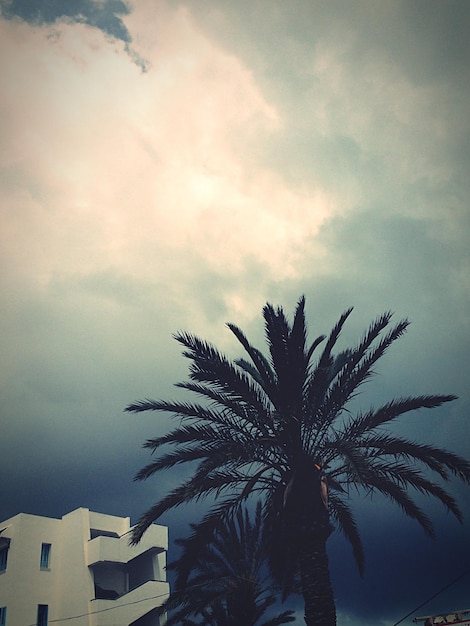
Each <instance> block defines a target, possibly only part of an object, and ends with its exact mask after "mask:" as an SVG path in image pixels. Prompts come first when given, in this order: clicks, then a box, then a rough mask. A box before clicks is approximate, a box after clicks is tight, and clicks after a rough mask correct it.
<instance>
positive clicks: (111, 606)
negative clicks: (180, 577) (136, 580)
mask: <svg viewBox="0 0 470 626" xmlns="http://www.w3.org/2000/svg"><path fill="white" fill-rule="evenodd" d="M168 595H169V585H168V583H166V582H160V581H156V580H149V581H147V582H146V583H144V584H143V585H141V586H140V587H137V588H136V589H133V590H132V591H129V593H125V594H124V595H122V596H120V597H119V598H116V599H115V600H110V599H109V600H108V599H96V600H92V602H91V606H90V608H91V615H90V617H91V621H90V625H91V626H121V625H123V626H127V624H130V623H131V622H134V621H135V620H137V619H139V618H141V617H143V616H144V615H146V614H147V613H149V612H150V611H152V609H155V608H156V607H157V606H160V605H161V604H162V603H163V602H164V601H165V600H166V599H167V598H168Z"/></svg>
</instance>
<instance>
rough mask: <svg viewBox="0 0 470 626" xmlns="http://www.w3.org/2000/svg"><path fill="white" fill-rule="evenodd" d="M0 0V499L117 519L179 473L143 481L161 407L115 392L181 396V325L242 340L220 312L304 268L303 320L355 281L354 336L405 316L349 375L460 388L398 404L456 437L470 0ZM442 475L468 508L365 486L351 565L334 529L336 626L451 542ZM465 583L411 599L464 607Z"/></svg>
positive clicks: (372, 612)
mask: <svg viewBox="0 0 470 626" xmlns="http://www.w3.org/2000/svg"><path fill="white" fill-rule="evenodd" d="M64 5H66V6H70V5H73V6H74V8H73V11H71V12H68V13H67V12H66V13H64ZM0 7H1V9H0V80H1V85H0V107H1V109H0V110H1V137H2V139H1V144H0V146H1V148H0V150H1V153H0V159H1V174H0V176H1V178H0V200H1V202H0V212H1V213H0V219H1V224H0V237H1V246H0V254H1V270H2V271H1V276H0V280H1V283H0V288H1V292H0V293H1V318H0V319H1V325H2V328H1V351H0V355H1V373H2V377H1V393H2V396H1V398H2V402H1V436H0V476H1V482H0V485H1V487H0V492H1V498H0V520H3V519H6V518H8V517H10V516H12V515H14V514H16V513H18V512H27V513H35V514H39V515H47V516H56V517H60V516H61V515H63V514H65V513H67V512H68V511H70V510H73V509H74V508H77V507H80V506H84V507H88V508H90V509H92V510H97V511H100V512H104V513H111V514H116V515H124V516H127V515H130V516H131V518H132V520H133V521H135V520H136V519H137V517H138V516H139V515H140V514H141V513H142V512H143V511H144V510H145V509H146V508H148V507H149V506H150V505H151V504H152V503H153V502H154V501H155V500H157V499H158V498H160V497H161V495H163V494H164V493H165V492H166V490H167V489H168V488H170V487H171V486H172V485H174V484H176V483H177V481H178V475H177V473H176V472H173V473H171V472H170V473H168V475H164V474H162V475H161V476H159V477H158V478H156V479H153V480H151V481H149V482H147V483H144V484H136V483H133V481H132V478H133V475H134V474H135V473H136V471H137V470H138V469H139V468H140V467H142V466H143V465H145V464H146V463H147V462H148V461H149V456H148V453H147V451H145V450H142V449H141V447H140V446H141V443H142V442H143V441H144V440H145V439H146V438H147V437H150V436H152V435H156V434H158V433H163V432H165V431H166V429H167V428H168V424H169V422H168V420H167V419H166V418H164V417H163V416H155V415H152V414H143V415H139V416H130V415H128V414H125V413H124V412H123V409H124V407H125V406H126V405H127V404H128V403H130V402H132V401H134V400H138V399H141V398H144V397H156V398H165V399H170V398H174V397H176V394H177V390H175V389H174V388H173V383H175V382H177V381H179V380H184V379H185V378H186V368H187V363H186V362H185V360H184V359H183V358H182V357H181V355H180V350H179V347H178V344H177V343H176V342H175V341H174V340H173V339H172V333H174V332H176V331H178V330H181V329H184V330H188V331H190V332H193V333H196V334H199V335H201V336H202V337H205V338H207V339H210V340H211V341H213V342H215V343H216V344H217V345H218V346H219V347H220V348H221V349H222V350H224V351H226V352H227V353H228V354H229V355H231V356H239V355H240V351H239V349H238V346H237V345H236V342H235V340H234V338H233V337H232V335H231V333H230V331H228V330H227V329H226V328H225V326H224V324H225V322H227V321H231V322H234V323H236V324H237V325H239V326H241V327H242V328H243V329H244V330H245V332H246V333H247V334H248V336H249V337H250V338H251V339H252V340H253V342H255V343H259V344H261V343H262V340H263V335H262V332H263V325H262V321H261V317H260V313H261V308H262V306H263V304H264V303H265V302H266V301H270V302H272V303H274V304H280V305H283V306H284V307H285V309H286V310H288V311H289V312H290V311H292V310H293V308H294V307H295V304H296V301H297V300H298V298H299V296H300V295H301V294H302V293H304V294H305V295H306V298H307V316H308V320H309V327H310V330H311V337H312V338H313V337H315V336H317V335H319V334H321V333H327V332H328V331H329V330H330V328H331V327H332V325H333V324H334V322H335V321H336V320H337V318H338V317H339V315H340V314H341V313H342V311H344V310H345V309H346V308H347V307H349V306H351V305H353V306H354V307H355V312H354V314H353V316H352V318H351V320H350V322H349V325H348V328H347V330H346V332H345V334H344V341H345V342H347V341H350V342H351V343H353V342H355V340H356V339H357V338H358V337H359V336H360V334H361V332H362V331H363V330H364V329H365V328H366V327H367V325H368V324H369V322H370V321H371V320H372V319H373V318H374V317H375V316H376V315H378V314H379V313H381V312H383V311H385V310H393V311H395V312H396V317H397V319H399V318H401V317H408V318H409V319H410V320H411V322H412V324H411V327H410V329H409V331H408V333H407V335H406V336H405V337H404V338H402V339H401V340H400V341H398V342H397V343H396V344H395V345H394V347H393V349H392V350H391V351H390V353H389V354H388V355H387V356H386V357H385V358H384V359H383V363H382V364H381V365H380V367H379V368H378V374H377V377H376V378H375V379H374V380H373V382H372V383H371V384H370V385H369V386H368V387H366V388H365V389H364V393H363V395H362V396H361V398H360V402H361V403H362V405H363V406H365V407H366V408H367V407H368V406H369V405H370V404H371V403H379V402H383V401H386V400H389V399H390V398H392V397H394V396H401V395H417V394H421V393H453V394H456V395H458V396H459V400H457V401H456V402H454V403H452V404H451V405H446V406H445V407H444V408H443V409H442V410H435V411H431V412H422V413H419V414H415V415H409V416H408V417H407V418H406V419H404V420H402V421H400V422H399V423H398V425H397V428H398V429H399V430H400V432H402V433H403V434H405V435H407V436H409V437H411V438H413V439H417V440H420V441H425V442H428V443H432V444H438V445H441V446H443V447H446V448H448V449H451V450H453V451H455V452H458V453H460V454H462V455H464V456H466V457H467V458H469V457H470V439H469V436H468V435H469V427H468V424H469V419H470V393H469V390H468V373H469V349H470V341H469V337H470V325H469V311H470V307H469V304H470V302H469V299H470V298H469V295H470V253H469V251H470V245H469V244H470V241H469V239H470V236H469V235H470V224H469V219H470V214H469V206H468V199H469V197H470V182H469V181H470V168H469V164H470V159H469V138H470V137H469V135H470V133H469V130H470V129H469V127H470V123H469V101H470V80H469V79H470V76H469V73H470V71H469V67H470V58H469V56H470V37H469V29H470V3H469V2H467V0H446V1H444V0H439V1H436V0H381V1H379V0H376V1H375V2H373V1H372V0H368V1H366V0H328V1H326V0H325V1H320V0H294V1H292V2H284V1H282V0H249V1H248V0H247V1H245V0H194V1H191V0H187V2H179V1H177V0H174V1H170V0H168V1H166V2H165V1H161V0H138V1H137V0H134V1H133V2H127V3H124V2H121V1H120V0H100V1H98V0H96V1H93V0H81V1H78V0H77V2H74V3H63V2H60V1H59V0H57V1H56V2H50V1H49V2H46V0H35V1H34V0H30V1H29V2H28V1H27V0H13V1H8V2H7V1H6V0H0ZM450 489H451V491H452V493H453V494H454V495H455V496H456V497H458V498H459V502H460V504H461V506H462V509H463V510H464V512H465V514H466V518H467V524H466V525H464V526H460V524H458V522H457V521H455V520H454V519H452V518H451V517H450V516H449V515H447V513H446V512H445V511H444V510H442V509H441V508H439V507H437V506H435V505H434V504H432V503H424V504H425V505H426V510H427V511H428V512H429V513H430V514H431V516H432V518H433V520H434V521H435V523H436V529H437V535H438V537H437V540H435V541H432V540H430V539H428V538H427V537H426V536H425V535H424V533H423V532H422V531H421V529H420V528H418V527H417V526H416V524H414V523H412V522H410V521H407V520H405V519H404V517H403V516H402V514H401V513H400V512H399V511H395V510H394V509H392V508H390V507H389V506H387V505H386V504H385V503H384V502H382V501H378V500H375V501H374V502H373V504H371V503H370V502H368V501H364V500H361V499H357V500H356V501H355V503H354V506H355V511H356V512H357V514H358V517H359V521H360V524H361V530H362V536H363V540H364V543H365V547H366V553H367V564H366V576H365V578H364V579H362V580H361V579H360V578H359V577H358V575H357V573H356V571H355V565H354V562H353V559H352V555H351V551H350V549H349V547H348V546H347V545H345V544H344V543H343V542H342V541H341V540H340V539H339V538H338V537H336V536H334V537H333V538H332V539H331V540H330V558H331V569H332V576H333V582H334V587H335V594H336V600H337V607H338V614H339V619H338V623H339V626H357V625H359V624H360V625H361V626H391V625H392V624H394V623H395V622H396V621H398V620H399V619H401V618H402V617H403V616H404V615H405V614H406V613H408V612H409V611H411V610H412V609H413V608H414V607H416V606H418V605H419V604H420V603H422V602H424V600H426V599H427V598H428V597H430V596H431V595H433V593H435V592H436V591H438V590H439V589H440V588H442V587H444V586H445V585H446V584H447V583H449V582H450V581H451V580H453V579H454V578H456V577H457V576H458V575H460V574H461V573H463V572H464V571H465V570H466V569H467V568H468V567H469V562H470V540H469V533H468V523H469V522H468V520H470V505H469V501H470V500H469V495H470V494H469V490H468V489H465V488H464V487H462V486H461V485H460V484H451V486H450ZM201 510H202V508H201V507H198V509H197V511H196V510H194V511H193V510H192V509H189V508H188V509H186V510H184V511H183V510H182V509H180V510H178V511H177V512H176V513H173V514H171V515H167V516H166V517H165V518H164V519H162V521H163V522H164V523H167V524H168V525H169V527H170V533H171V537H172V538H176V537H178V536H179V535H180V533H181V532H183V531H184V528H185V525H186V524H187V522H188V520H189V521H196V518H197V515H198V514H199V513H200V512H201ZM170 558H171V554H170ZM469 584H470V576H468V577H467V578H466V579H463V580H462V581H461V582H460V583H458V584H455V585H453V586H452V587H451V588H450V589H449V590H448V591H446V592H445V593H444V594H441V595H440V596H439V597H437V598H436V599H434V600H433V601H432V602H431V603H429V604H428V605H426V607H424V608H423V609H420V611H418V612H417V614H423V613H424V614H426V613H429V612H432V611H436V612H438V611H446V610H449V611H450V610H455V609H463V608H469V607H467V605H470V596H469V593H468V589H469ZM414 615H416V613H415V614H414ZM414 615H413V616H414ZM410 619H411V618H410ZM406 623H411V622H410V620H408V621H407V622H406Z"/></svg>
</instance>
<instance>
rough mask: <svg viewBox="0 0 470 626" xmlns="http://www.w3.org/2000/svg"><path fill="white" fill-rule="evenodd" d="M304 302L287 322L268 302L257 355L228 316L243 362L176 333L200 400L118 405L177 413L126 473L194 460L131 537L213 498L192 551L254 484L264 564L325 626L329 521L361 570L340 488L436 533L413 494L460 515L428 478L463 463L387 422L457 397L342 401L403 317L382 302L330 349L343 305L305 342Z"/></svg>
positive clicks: (309, 616) (462, 473)
mask: <svg viewBox="0 0 470 626" xmlns="http://www.w3.org/2000/svg"><path fill="white" fill-rule="evenodd" d="M304 308H305V299H304V298H303V297H302V298H301V299H300V300H299V302H298V304H297V307H296V310H295V316H294V319H293V322H292V324H291V323H290V322H289V321H288V319H287V317H286V315H285V314H284V311H283V310H282V308H274V307H273V306H272V305H271V304H266V306H265V307H264V309H263V316H264V321H265V334H266V341H267V345H268V348H269V357H268V358H267V357H266V356H264V355H263V353H262V352H261V351H260V350H259V349H257V348H256V347H254V346H252V345H251V344H250V343H249V341H248V339H247V338H246V337H245V335H244V334H243V332H242V331H241V330H240V329H239V328H238V327H237V326H235V325H233V324H228V327H229V329H230V330H231V331H232V332H233V334H234V335H235V337H236V338H237V340H238V341H239V342H240V344H241V345H242V347H243V348H244V350H245V352H246V355H247V356H248V359H246V358H245V359H239V360H236V361H230V360H228V359H227V358H226V357H225V356H224V355H223V354H221V353H220V352H219V351H218V350H217V349H216V348H215V347H214V346H212V345H211V344H209V343H207V342H205V341H203V340H201V339H199V338H197V337H195V336H193V335H191V334H188V333H185V332H180V333H178V334H177V335H175V338H176V339H177V341H179V342H180V343H181V344H182V345H183V346H184V348H185V350H184V352H183V354H184V356H186V357H187V358H189V359H190V361H191V365H190V369H189V378H190V380H189V381H187V382H183V383H179V384H177V387H179V388H182V389H184V390H187V391H189V392H191V393H193V394H196V395H197V396H199V397H200V398H201V401H200V402H185V401H154V400H144V401H141V402H137V403H134V404H131V405H129V406H128V407H127V410H128V411H132V412H140V411H147V410H153V411H169V412H170V413H172V414H173V416H174V417H176V418H177V420H178V424H177V426H176V427H175V428H174V429H173V430H172V431H171V432H169V433H167V434H165V435H163V436H161V437H157V438H155V439H151V440H148V441H147V442H146V443H145V444H144V447H147V448H149V449H150V450H152V452H154V453H155V452H157V453H158V456H157V458H156V459H155V460H154V461H153V462H152V463H150V464H149V465H147V466H146V467H144V468H143V469H142V470H141V471H140V472H139V473H138V474H137V476H136V479H138V480H142V479H146V478H148V477H150V476H152V475H153V474H155V473H156V472H158V471H161V470H167V469H169V468H172V467H174V466H175V465H177V464H180V463H189V464H191V468H195V469H194V471H193V472H192V475H191V477H190V478H188V479H187V480H185V481H184V482H183V483H182V484H181V485H180V486H179V487H177V488H175V489H174V490H172V491H171V492H170V493H169V494H167V495H166V496H164V497H163V498H162V499H161V500H160V501H159V502H157V503H156V504H155V505H154V506H153V507H152V508H150V509H149V510H148V511H147V512H146V513H145V514H144V515H143V516H142V517H141V518H140V520H139V521H138V523H137V525H136V526H135V528H134V533H133V537H132V540H133V542H134V543H137V542H138V541H139V539H140V538H141V536H142V534H143V533H144V532H145V530H146V529H147V528H148V526H149V525H150V524H151V523H152V522H154V521H155V520H156V519H158V518H159V517H160V516H161V515H162V514H163V513H165V512H166V511H168V510H169V509H172V508H174V507H177V506H179V505H181V504H183V503H188V502H191V501H193V500H195V499H199V498H201V497H205V496H211V495H215V496H217V499H216V500H215V502H214V504H213V506H212V507H211V508H210V510H209V512H208V513H207V514H206V516H205V517H204V519H203V520H202V521H201V523H200V524H199V525H198V527H197V532H195V533H194V535H193V540H192V546H193V547H194V550H195V553H196V552H197V545H198V544H200V545H203V544H204V543H205V542H207V541H208V539H209V538H210V536H211V533H212V532H213V529H214V527H216V525H217V524H218V522H219V518H220V517H223V518H224V519H228V518H230V516H231V515H232V514H233V512H234V511H236V510H237V508H238V507H239V506H240V503H241V502H243V501H244V500H245V499H246V498H248V497H249V496H251V495H253V494H256V495H257V496H258V497H262V499H263V503H264V517H265V525H266V529H267V533H268V535H269V537H270V538H271V542H272V543H271V546H272V549H271V552H270V554H271V565H272V571H273V574H274V575H276V576H277V577H278V579H279V580H280V582H282V583H283V585H284V589H285V592H286V593H289V592H290V591H291V589H292V586H293V584H294V582H295V581H296V580H300V584H301V590H302V595H303V598H304V603H305V622H306V624H307V625H308V626H313V625H315V626H333V625H334V624H335V623H336V614H335V604H334V599H333V592H332V587H331V582H330V576H329V568H328V559H327V552H326V542H327V539H328V537H329V536H330V534H331V532H332V529H333V528H334V527H336V528H338V529H339V530H340V531H341V532H343V533H344V535H345V536H346V538H347V539H348V540H349V541H350V543H351V545H352V549H353V553H354V556H355V558H356V561H357V563H358V566H359V569H360V571H361V572H362V569H363V566H364V555H363V549H362V544H361V539H360V537H359V533H358V529H357V526H356V523H355V520H354V517H353V514H352V511H351V509H350V507H349V504H348V500H349V497H350V495H352V494H354V493H356V492H365V493H367V494H369V495H370V494H376V493H379V494H382V495H384V496H385V497H387V498H388V499H390V500H391V501H392V502H394V503H396V504H397V505H398V506H399V507H401V509H402V510H403V511H404V513H405V514H406V515H408V516H409V517H411V518H413V519H415V520H416V521H417V522H418V523H419V524H420V525H421V526H422V527H423V529H424V530H425V531H426V532H427V533H428V534H429V535H433V532H434V531H433V525H432V522H431V520H430V519H429V518H428V516H427V515H426V513H425V512H424V511H423V510H422V509H421V508H420V506H418V504H417V502H416V499H415V497H414V496H416V494H419V493H421V494H427V495H430V496H432V497H434V498H436V499H437V500H438V501H440V502H441V503H442V504H443V505H444V506H445V507H446V508H447V509H448V510H450V511H451V512H452V513H453V514H454V515H455V516H456V517H457V519H459V520H460V521H462V515H461V512H460V510H459V508H458V505H457V503H456V502H455V500H454V499H453V498H452V496H451V495H450V494H449V493H448V492H447V491H446V490H445V489H444V488H443V487H442V486H441V485H440V484H439V482H435V481H434V479H433V480H431V478H433V476H436V477H437V478H438V479H441V480H444V481H446V480H448V479H449V478H450V475H452V474H453V475H456V476H458V477H459V478H461V479H462V480H464V481H465V482H467V483H469V482H470V463H468V462H467V461H466V460H464V459H463V458H461V457H459V456H457V455H456V454H453V453H452V452H448V451H446V450H443V449H441V448H438V447H435V446H432V445H426V444H423V443H418V442H413V441H409V440H407V439H405V438H403V437H400V436H399V435H396V434H393V433H392V432H387V431H386V430H385V426H386V425H387V424H389V423H390V422H393V421H394V420H396V419H397V418H398V417H399V416H401V415H403V414H405V413H409V412H411V411H416V410H417V409H421V408H434V407H438V406H440V405H442V404H444V403H446V402H449V401H451V400H454V399H455V396H452V395H423V396H418V397H405V398H400V399H396V400H392V401H390V402H387V403H386V404H384V405H383V406H380V407H379V408H377V409H370V410H367V411H365V412H361V411H359V412H356V413H355V412H353V409H352V407H351V400H352V399H353V398H354V397H355V396H356V395H357V394H358V391H359V390H360V388H361V386H362V385H363V384H364V383H365V382H366V381H368V380H369V379H370V378H371V376H372V374H373V368H374V366H375V364H376V362H377V361H378V359H379V358H380V357H381V356H383V354H384V353H385V352H386V351H387V349H388V348H389V346H390V345H391V344H392V343H393V342H394V341H395V340H396V339H398V338H399V337H401V336H402V335H403V333H404V332H405V330H406V328H407V326H408V321H407V320H401V321H399V322H398V323H397V324H395V325H392V324H391V318H392V314H391V313H389V312H387V313H384V314H383V315H381V316H379V317H378V318H377V319H376V320H375V321H374V322H372V324H371V325H370V327H369V328H368V330H367V331H366V332H365V334H364V336H363V337H362V338H361V339H360V340H359V342H358V343H357V345H355V346H354V347H352V348H349V349H347V350H344V351H340V352H337V353H335V352H334V350H335V347H336V344H337V341H338V337H339V335H340V332H341V330H342V328H343V326H344V324H345V322H346V320H347V318H348V317H349V315H350V314H351V311H352V309H348V310H347V311H345V312H344V313H343V314H342V315H341V317H340V319H339V321H338V322H337V323H336V325H335V326H334V327H333V329H332V331H331V332H330V334H329V336H328V337H324V336H321V337H318V338H317V339H315V340H314V341H313V342H312V343H311V344H309V343H308V342H307V331H306V321H305V312H304ZM325 339H326V341H325V343H324V347H323V349H322V350H321V351H320V352H319V355H318V357H317V358H316V359H315V360H314V354H315V350H316V349H317V348H318V347H319V346H320V344H321V343H322V342H324V340H325ZM194 463H196V466H195V465H194ZM432 473H434V474H432ZM430 475H431V478H430V477H429V476H430ZM327 498H328V499H327ZM296 577H299V578H296Z"/></svg>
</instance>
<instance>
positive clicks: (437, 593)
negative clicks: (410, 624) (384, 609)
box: [393, 569, 470, 626]
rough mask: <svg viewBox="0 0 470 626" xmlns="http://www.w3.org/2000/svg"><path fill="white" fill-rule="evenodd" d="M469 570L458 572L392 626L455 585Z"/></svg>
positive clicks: (395, 625) (394, 625)
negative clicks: (458, 573)
mask: <svg viewBox="0 0 470 626" xmlns="http://www.w3.org/2000/svg"><path fill="white" fill-rule="evenodd" d="M469 572H470V569H468V570H467V571H465V572H464V573H463V574H460V576H458V577H457V578H455V580H453V581H452V582H450V583H449V584H447V585H446V586H445V587H442V589H440V590H439V591H437V592H436V593H435V594H434V595H432V596H431V597H430V598H428V599H427V600H425V601H424V602H422V603H421V604H420V605H419V606H417V607H415V608H414V609H413V610H412V611H410V612H409V613H407V614H406V615H405V617H402V618H401V620H399V621H398V622H395V624H393V626H398V624H401V623H402V622H403V621H404V620H405V619H406V618H407V617H410V615H412V614H413V613H415V612H416V611H417V610H418V609H420V608H421V607H423V606H425V605H426V604H427V603H428V602H431V600H434V598H437V596H439V595H440V594H441V593H443V592H444V591H446V589H449V587H452V585H455V583H457V582H458V581H459V580H460V579H461V578H463V577H464V576H466V575H467V574H468V573H469Z"/></svg>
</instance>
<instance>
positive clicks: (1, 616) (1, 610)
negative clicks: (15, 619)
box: [0, 606, 7, 626]
mask: <svg viewBox="0 0 470 626" xmlns="http://www.w3.org/2000/svg"><path fill="white" fill-rule="evenodd" d="M6 623H7V607H6V606H0V626H5V624H6Z"/></svg>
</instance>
